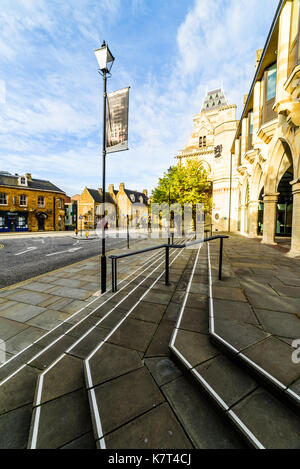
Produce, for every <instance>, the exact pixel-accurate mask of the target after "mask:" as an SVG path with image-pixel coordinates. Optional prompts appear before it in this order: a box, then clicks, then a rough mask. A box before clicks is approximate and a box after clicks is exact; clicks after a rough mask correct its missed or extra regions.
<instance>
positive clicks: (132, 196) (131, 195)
mask: <svg viewBox="0 0 300 469" xmlns="http://www.w3.org/2000/svg"><path fill="white" fill-rule="evenodd" d="M130 199H131V202H135V197H134V195H133V194H130Z"/></svg>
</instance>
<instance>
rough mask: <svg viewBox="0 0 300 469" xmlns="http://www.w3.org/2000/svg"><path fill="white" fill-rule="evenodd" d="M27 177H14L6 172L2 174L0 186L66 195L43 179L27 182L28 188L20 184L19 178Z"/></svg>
mask: <svg viewBox="0 0 300 469" xmlns="http://www.w3.org/2000/svg"><path fill="white" fill-rule="evenodd" d="M20 177H25V176H23V175H15V176H13V175H12V174H10V173H7V172H6V171H1V172H0V186H9V187H18V188H24V189H39V190H43V191H52V192H60V193H62V194H65V192H64V191H62V190H61V189H59V187H57V186H55V185H54V184H52V182H50V181H46V180H43V179H32V180H31V181H29V180H27V186H25V185H21V184H19V178H20Z"/></svg>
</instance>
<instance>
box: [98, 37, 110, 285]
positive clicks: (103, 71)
mask: <svg viewBox="0 0 300 469" xmlns="http://www.w3.org/2000/svg"><path fill="white" fill-rule="evenodd" d="M94 52H95V55H96V58H97V61H98V64H99V73H100V75H102V76H103V85H104V87H103V151H102V155H103V156H102V194H103V195H102V197H103V220H102V255H101V293H105V292H106V256H105V170H106V101H107V93H106V80H107V76H110V71H111V67H112V66H113V63H114V60H115V59H114V56H113V55H112V54H111V52H110V50H109V48H108V46H107V45H106V43H105V41H103V44H102V46H101V47H100V49H96V50H95V51H94Z"/></svg>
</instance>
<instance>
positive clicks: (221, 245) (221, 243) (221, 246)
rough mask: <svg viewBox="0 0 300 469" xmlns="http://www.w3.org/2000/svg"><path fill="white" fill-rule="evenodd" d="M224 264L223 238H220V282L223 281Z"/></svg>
mask: <svg viewBox="0 0 300 469" xmlns="http://www.w3.org/2000/svg"><path fill="white" fill-rule="evenodd" d="M222 263H223V238H220V253H219V280H222Z"/></svg>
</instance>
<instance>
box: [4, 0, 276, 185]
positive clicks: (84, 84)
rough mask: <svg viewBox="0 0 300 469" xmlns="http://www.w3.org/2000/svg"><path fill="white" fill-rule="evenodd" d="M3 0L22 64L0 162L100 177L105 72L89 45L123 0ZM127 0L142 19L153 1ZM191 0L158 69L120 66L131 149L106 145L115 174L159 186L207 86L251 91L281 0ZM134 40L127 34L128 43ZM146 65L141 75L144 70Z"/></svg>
mask: <svg viewBox="0 0 300 469" xmlns="http://www.w3.org/2000/svg"><path fill="white" fill-rule="evenodd" d="M2 3H3V4H4V7H3V8H2V10H1V12H0V28H2V29H1V37H0V53H1V52H3V54H2V55H3V58H5V60H6V62H7V63H14V64H17V73H16V74H15V77H14V80H11V81H9V82H7V93H6V94H7V99H6V104H5V105H4V106H3V107H2V108H1V110H0V134H1V139H0V150H1V148H2V150H1V154H2V155H3V157H2V167H1V169H6V170H8V171H12V172H20V173H22V172H23V173H24V172H27V171H28V172H32V174H33V175H35V176H36V177H42V178H45V179H46V178H49V179H52V180H53V182H55V183H56V184H57V185H58V186H60V187H61V188H62V189H65V190H67V191H68V192H69V193H75V192H78V191H80V190H81V189H83V187H84V186H92V187H98V186H100V185H101V161H100V159H101V138H100V115H101V82H100V80H99V77H98V75H97V71H96V62H95V60H94V57H93V56H92V55H93V52H92V48H93V47H94V46H96V45H97V44H98V43H99V42H101V41H102V39H104V37H102V35H104V33H105V32H107V31H110V26H111V27H112V26H113V25H114V24H115V22H116V23H118V22H120V21H123V19H122V16H121V12H122V2H121V1H120V0H113V1H112V0H102V1H93V0H76V7H74V3H73V2H70V1H66V2H61V1H59V2H57V1H52V0H51V2H49V1H44V0H38V1H36V0H2ZM212 3H213V7H212ZM126 4H127V5H129V6H130V7H131V11H132V12H133V16H135V17H136V18H137V19H138V18H139V17H140V16H139V15H143V14H144V13H145V12H147V13H149V11H150V10H149V9H150V6H149V5H147V3H146V2H145V1H143V0H130V1H129V0H127V3H126ZM187 4H190V5H191V7H190V9H189V11H188V12H187V14H186V16H185V17H184V18H183V19H182V23H181V24H179V25H178V29H177V36H176V37H174V42H175V41H177V45H178V48H177V49H174V50H175V52H174V54H173V55H171V54H170V55H169V57H168V60H167V61H166V62H165V63H164V64H163V67H162V69H161V70H160V71H159V72H158V73H157V74H154V72H153V71H152V72H150V70H151V67H148V68H147V64H146V63H142V62H139V63H138V64H135V63H134V66H131V65H132V64H129V66H128V65H127V64H126V60H125V61H124V62H122V63H121V64H120V63H116V72H114V70H115V68H114V69H113V73H114V75H113V79H114V85H116V86H118V85H119V87H120V88H121V87H123V86H127V85H130V86H131V92H130V127H129V147H130V151H129V152H124V153H116V154H112V155H109V157H108V161H107V167H108V183H109V182H112V183H114V184H115V185H118V184H119V182H120V181H124V182H125V183H126V185H127V187H131V188H132V189H135V188H137V189H143V188H148V189H151V188H153V187H154V185H155V183H156V181H157V179H158V177H159V176H161V174H162V172H163V171H164V170H165V168H167V167H168V166H169V165H170V164H174V156H175V155H176V154H177V152H178V151H179V150H180V149H182V148H183V147H184V145H185V142H186V140H187V138H188V136H189V133H190V132H191V131H192V126H193V115H194V114H195V113H197V112H199V111H200V108H201V104H202V100H203V97H204V94H205V91H206V89H207V88H215V87H217V86H220V85H222V84H223V86H224V89H225V91H226V94H227V97H228V99H229V101H230V102H231V103H236V104H238V105H241V103H242V96H243V94H245V93H247V92H248V89H249V86H250V82H251V79H252V77H253V73H254V60H255V49H256V48H259V47H263V45H264V41H265V39H266V36H267V30H266V25H268V26H269V25H270V24H271V20H272V15H273V10H275V7H274V1H273V0H264V8H263V9H262V8H261V3H260V1H259V0H251V2H249V1H248V0H226V1H224V0H214V2H212V1H211V0H195V2H193V3H192V2H190V3H188V2H187ZM257 11H259V12H260V14H259V16H258V15H257ZM152 13H153V11H152ZM107 24H108V27H107V28H106V29H105V27H104V25H107ZM167 26H168V25H166V27H167ZM74 31H76V35H74ZM158 34H159V32H158ZM57 36H58V37H59V40H57ZM12 37H13V38H14V40H13V41H12V39H11V38H12ZM113 39H114V41H113V42H115V43H117V38H116V37H114V38H113ZM150 39H151V38H148V41H149V40H150ZM135 46H136V44H135V42H134V40H133V41H132V42H130V38H129V39H128V44H127V46H126V47H128V48H130V47H131V48H134V47H135ZM124 50H125V49H124ZM133 55H134V54H133ZM19 62H20V64H19ZM126 65H127V66H126ZM31 67H32V71H31ZM114 67H115V66H114ZM143 69H144V70H145V74H144V76H143V81H142V80H141V79H140V75H139V78H137V75H138V74H140V73H141V70H143ZM137 70H138V74H137ZM3 78H5V77H3ZM240 109H241V106H240ZM3 158H4V161H3Z"/></svg>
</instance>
